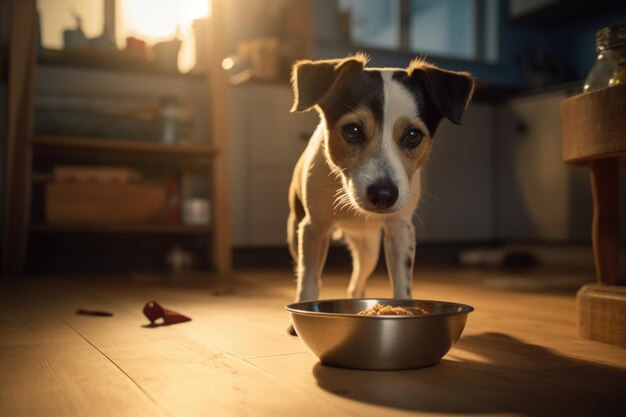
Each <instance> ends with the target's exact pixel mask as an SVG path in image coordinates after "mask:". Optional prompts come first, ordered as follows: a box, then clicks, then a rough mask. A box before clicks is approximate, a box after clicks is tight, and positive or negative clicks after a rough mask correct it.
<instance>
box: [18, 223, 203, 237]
mask: <svg viewBox="0 0 626 417" xmlns="http://www.w3.org/2000/svg"><path fill="white" fill-rule="evenodd" d="M29 229H30V232H31V233H145V234H181V235H182V234H196V235H209V234H211V233H212V232H213V227H212V226H210V225H207V226H194V225H185V224H132V223H129V224H124V223H118V224H115V223H112V224H106V223H105V224H62V223H59V224H48V223H35V224H31V225H30V228H29Z"/></svg>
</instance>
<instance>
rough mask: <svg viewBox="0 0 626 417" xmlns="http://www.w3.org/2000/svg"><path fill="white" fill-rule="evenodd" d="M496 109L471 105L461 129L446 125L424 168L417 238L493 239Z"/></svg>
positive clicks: (441, 239)
mask: <svg viewBox="0 0 626 417" xmlns="http://www.w3.org/2000/svg"><path fill="white" fill-rule="evenodd" d="M494 123H495V107H494V106H493V105H490V104H484V103H475V104H472V105H471V106H470V107H469V108H468V110H467V112H466V113H465V115H464V116H463V123H462V125H460V126H458V125H454V124H452V123H450V122H448V121H447V120H444V121H442V123H441V125H440V126H439V129H438V130H437V133H436V134H435V138H434V145H433V152H432V154H431V157H430V160H429V161H428V162H427V163H426V165H425V166H424V168H423V169H422V196H421V200H420V203H419V206H418V209H417V213H416V220H415V226H416V235H417V239H418V240H420V241H426V242H437V241H440V242H442V241H443V242H454V241H457V242H459V241H463V242H470V241H486V240H491V239H493V215H494V212H493V180H492V178H493V137H494V128H493V126H494Z"/></svg>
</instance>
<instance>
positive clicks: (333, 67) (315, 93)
mask: <svg viewBox="0 0 626 417" xmlns="http://www.w3.org/2000/svg"><path fill="white" fill-rule="evenodd" d="M367 60H368V58H367V57H366V56H365V55H363V54H358V55H356V56H352V57H348V58H345V59H329V60H323V61H308V60H307V61H299V62H296V63H295V64H294V66H293V70H292V72H291V84H292V86H293V94H294V102H293V107H292V108H291V111H292V112H303V111H307V110H309V109H311V108H312V107H313V106H315V105H316V104H319V103H320V102H321V101H322V100H323V99H324V97H325V96H326V95H327V94H328V93H329V92H331V91H332V90H333V87H334V85H335V82H336V81H337V80H338V79H339V78H341V77H342V76H344V75H345V74H348V73H350V72H353V71H362V70H363V68H364V67H365V65H366V64H367Z"/></svg>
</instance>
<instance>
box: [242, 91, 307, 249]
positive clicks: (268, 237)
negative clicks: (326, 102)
mask: <svg viewBox="0 0 626 417" xmlns="http://www.w3.org/2000/svg"><path fill="white" fill-rule="evenodd" d="M292 101H293V96H292V93H291V89H290V88H289V87H288V86H287V85H272V84H249V85H245V86H239V87H232V102H231V111H230V114H231V135H232V136H231V184H232V190H231V204H232V207H231V209H232V214H233V215H232V222H233V223H232V231H233V236H232V237H233V245H234V246H236V247H237V246H239V247H242V246H278V245H284V244H285V243H286V224H287V216H288V214H289V206H288V202H287V194H288V190H289V184H290V182H291V176H292V173H293V168H294V166H295V164H296V162H297V160H298V158H299V157H300V154H301V153H302V151H303V150H304V148H305V147H306V144H307V142H308V139H309V137H310V136H311V134H312V133H313V131H314V130H315V127H316V126H317V123H318V115H317V113H316V112H314V111H311V112H308V113H302V114H299V113H289V109H290V108H291V104H292Z"/></svg>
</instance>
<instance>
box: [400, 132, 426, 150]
mask: <svg viewBox="0 0 626 417" xmlns="http://www.w3.org/2000/svg"><path fill="white" fill-rule="evenodd" d="M423 139H424V134H423V133H422V132H420V131H419V130H418V129H414V128H412V127H409V128H407V129H406V130H405V131H404V133H402V137H401V138H400V144H401V145H402V146H403V147H404V148H408V149H413V148H417V147H418V146H419V145H420V143H422V140H423Z"/></svg>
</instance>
